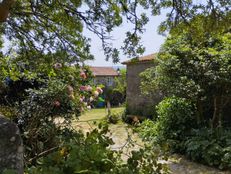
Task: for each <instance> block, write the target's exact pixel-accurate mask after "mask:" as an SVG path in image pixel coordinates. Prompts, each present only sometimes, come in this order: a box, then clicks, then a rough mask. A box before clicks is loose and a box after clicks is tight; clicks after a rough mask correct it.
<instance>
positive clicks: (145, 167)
mask: <svg viewBox="0 0 231 174" xmlns="http://www.w3.org/2000/svg"><path fill="white" fill-rule="evenodd" d="M99 128H101V129H100V130H99V129H94V130H93V131H92V132H89V133H87V135H84V134H83V133H82V132H78V133H75V134H73V135H72V138H70V139H66V141H64V142H63V144H61V145H60V147H59V148H58V149H57V150H56V151H55V152H53V153H52V154H50V155H48V156H46V157H44V158H40V159H39V160H38V161H37V162H38V163H37V164H36V165H35V166H31V167H29V168H27V171H26V172H27V173H28V174H40V173H46V174H49V173H59V174H66V173H68V174H74V173H89V174H90V173H96V174H97V173H101V174H106V173H108V174H110V173H111V174H124V173H125V174H126V173H137V174H149V173H162V172H163V173H166V172H167V171H166V167H165V165H163V164H161V163H159V162H158V161H157V159H158V156H159V152H158V151H153V149H152V148H151V147H149V146H146V147H145V148H144V149H140V150H138V151H132V152H131V156H130V157H129V158H128V161H127V162H124V161H122V159H121V152H120V151H115V150H110V148H109V146H110V145H112V144H113V141H112V139H111V138H109V137H108V136H106V134H107V133H108V127H107V126H105V127H101V126H100V127H99Z"/></svg>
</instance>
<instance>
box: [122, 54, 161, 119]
mask: <svg viewBox="0 0 231 174" xmlns="http://www.w3.org/2000/svg"><path fill="white" fill-rule="evenodd" d="M153 59H154V54H153V55H148V56H145V57H141V58H139V59H135V61H133V60H134V59H132V60H130V61H127V62H124V63H123V64H126V65H127V89H126V100H127V108H126V109H127V112H128V114H134V115H143V116H153V115H152V114H153V111H154V106H155V105H156V104H157V103H159V102H160V101H161V95H160V94H158V93H157V94H155V95H152V96H145V95H143V94H141V90H140V85H141V79H140V73H141V72H144V71H145V70H146V69H147V68H151V67H154V66H155V64H154V62H153Z"/></svg>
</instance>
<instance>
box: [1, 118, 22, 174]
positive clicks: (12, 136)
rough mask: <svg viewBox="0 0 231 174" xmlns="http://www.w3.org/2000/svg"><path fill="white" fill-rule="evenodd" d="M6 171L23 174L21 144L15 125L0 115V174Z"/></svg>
mask: <svg viewBox="0 0 231 174" xmlns="http://www.w3.org/2000/svg"><path fill="white" fill-rule="evenodd" d="M6 169H13V170H15V171H16V172H17V174H23V144H22V139H21V137H20V133H19V129H18V127H17V125H16V124H14V123H12V122H11V121H9V120H8V119H6V118H5V117H3V116H1V115H0V173H2V171H4V170H6Z"/></svg>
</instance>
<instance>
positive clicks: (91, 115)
mask: <svg viewBox="0 0 231 174" xmlns="http://www.w3.org/2000/svg"><path fill="white" fill-rule="evenodd" d="M124 109H125V108H124V107H117V108H111V112H112V113H121V112H123V110H124ZM106 115H107V110H106V109H105V108H99V109H92V110H89V111H86V112H85V113H84V114H83V115H81V116H80V117H79V121H89V120H97V119H102V118H104V117H105V116H106Z"/></svg>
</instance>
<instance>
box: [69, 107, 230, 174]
mask: <svg viewBox="0 0 231 174" xmlns="http://www.w3.org/2000/svg"><path fill="white" fill-rule="evenodd" d="M123 109H124V108H122V107H121V108H112V112H113V113H115V112H118V113H119V112H122V111H123ZM106 114H107V111H106V110H105V109H93V110H91V111H88V112H86V113H85V114H83V115H82V116H80V118H79V120H75V121H73V124H72V126H73V127H74V128H75V129H81V130H83V131H84V132H87V131H89V130H91V129H93V128H96V127H97V126H96V125H95V124H93V122H98V121H99V120H101V119H103V118H104V117H105V116H106ZM109 129H110V136H111V137H112V139H113V141H114V142H115V144H114V145H113V146H111V148H112V149H115V150H120V149H121V148H122V149H123V152H124V154H125V155H124V156H123V159H124V160H126V159H127V157H128V155H129V152H130V151H131V150H136V149H139V148H140V147H142V146H143V142H142V140H141V139H140V138H139V136H138V135H137V134H136V133H134V132H132V129H131V128H130V126H129V125H126V124H124V123H122V122H119V123H117V124H111V125H110V127H109ZM131 141H132V142H133V143H134V144H135V145H134V146H133V147H132V146H130V143H129V142H131ZM164 163H167V164H168V166H169V168H170V171H171V173H172V174H231V172H229V171H220V170H217V169H214V168H211V167H207V166H204V165H201V164H198V163H195V162H191V161H189V160H187V159H186V158H185V157H183V156H180V155H172V156H171V157H170V159H169V160H168V161H164Z"/></svg>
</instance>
